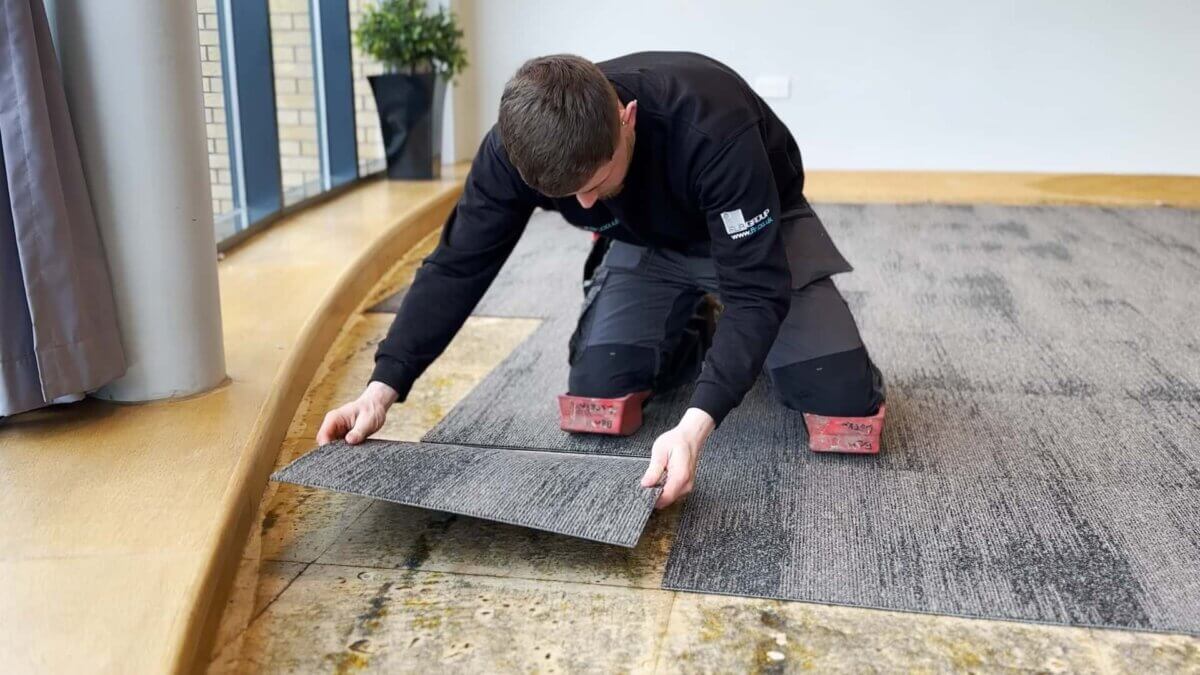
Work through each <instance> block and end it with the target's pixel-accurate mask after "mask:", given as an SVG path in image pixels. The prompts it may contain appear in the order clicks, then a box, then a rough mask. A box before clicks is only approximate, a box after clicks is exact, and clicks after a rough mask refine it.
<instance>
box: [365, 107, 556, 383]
mask: <svg viewBox="0 0 1200 675" xmlns="http://www.w3.org/2000/svg"><path fill="white" fill-rule="evenodd" d="M503 153H504V150H503V147H502V146H501V144H500V141H499V137H498V136H497V134H496V132H495V130H493V131H492V132H491V133H489V134H488V135H487V137H486V138H484V141H483V143H482V144H481V145H480V148H479V152H478V153H476V155H475V160H474V162H473V163H472V165H471V173H470V175H469V176H468V177H467V182H466V185H465V187H464V189H463V194H462V197H461V198H460V199H459V201H458V205H457V206H456V207H455V209H454V212H453V213H451V215H450V218H449V220H448V221H447V222H446V225H445V227H444V228H443V229H442V236H441V240H440V241H439V243H438V246H437V248H436V249H435V250H434V251H433V253H431V254H430V255H429V257H428V258H426V259H425V261H424V263H423V264H422V265H421V267H420V269H418V270H417V274H416V277H415V278H414V279H413V283H412V286H411V287H410V288H409V289H408V292H407V293H406V294H405V296H404V301H403V302H402V303H401V305H400V311H398V312H397V313H396V318H395V320H394V321H393V322H392V325H391V328H390V329H389V330H388V334H387V337H386V338H384V340H383V342H381V343H380V344H379V348H378V349H377V350H376V353H375V370H374V372H373V373H372V374H371V380H372V381H375V382H382V383H384V384H386V385H388V386H389V387H391V388H392V389H394V390H395V391H396V395H397V397H398V400H399V401H404V399H405V397H406V396H407V395H408V391H409V389H411V388H412V384H413V382H414V381H416V379H417V378H418V377H419V376H420V375H421V373H423V372H425V369H426V368H427V367H429V364H430V363H432V362H433V360H434V359H436V358H437V357H438V356H439V355H441V353H442V351H443V350H444V349H445V348H446V345H448V344H449V343H450V340H451V339H453V338H454V335H455V334H456V333H457V332H458V330H459V329H460V328H461V327H462V324H463V322H464V321H466V319H467V316H469V315H470V314H471V311H472V310H474V309H475V305H476V304H478V303H479V300H480V298H482V297H483V294H484V293H485V292H486V291H487V289H488V286H490V285H491V283H492V281H493V280H494V279H495V278H496V275H497V274H498V273H499V272H500V267H501V266H503V265H504V261H505V260H507V259H508V256H509V254H511V253H512V250H513V247H515V246H516V244H517V240H518V239H519V238H520V236H521V233H522V232H524V230H525V225H526V224H527V223H528V221H529V215H530V213H532V211H533V202H532V201H531V200H530V199H529V198H528V196H527V191H528V188H527V187H526V186H525V185H524V184H523V183H522V182H521V180H520V177H519V176H518V175H517V174H516V170H515V169H513V168H512V165H511V164H509V162H508V160H507V158H506V156H505V155H504V154H503Z"/></svg>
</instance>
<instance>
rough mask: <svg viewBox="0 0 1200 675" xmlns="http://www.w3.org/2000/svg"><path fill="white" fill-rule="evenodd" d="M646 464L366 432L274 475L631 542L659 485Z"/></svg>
mask: <svg viewBox="0 0 1200 675" xmlns="http://www.w3.org/2000/svg"><path fill="white" fill-rule="evenodd" d="M645 471H646V462H645V461H643V460H638V459H631V458H628V457H602V456H595V455H578V454H568V453H552V452H535V451H527V450H511V449H502V448H471V447H464V446H455V445H434V444H428V443H403V442H398V441H376V440H368V441H366V442H364V443H361V444H359V445H348V444H346V443H342V442H336V443H330V444H328V445H324V446H321V447H319V448H317V449H316V450H313V451H312V452H310V453H308V454H306V455H304V456H303V457H300V458H299V459H297V460H296V461H294V462H292V463H291V464H289V465H287V466H285V467H284V468H282V469H280V470H279V471H277V472H275V474H274V475H273V476H272V479H273V480H277V481H282V482H285V483H295V484H298V485H307V486H309V487H317V488H325V489H329V490H336V491H338V492H348V493H352V494H357V495H363V496H366V497H373V498H376V499H385V500H387V501H391V502H396V503H399V504H406V505H408V506H417V507H421V508H427V509H433V510H437V511H446V512H449V513H458V514H463V515H467V516H473V517H476V518H484V519H487V520H494V521H498V522H503V523H510V524H513V525H523V526H526V527H532V528H537V529H540V530H547V531H550V532H557V533H559V534H566V535H571V536H573V537H582V538H584V539H593V540H596V541H601V542H605V543H608V544H616V545H619V546H628V547H632V546H634V545H635V544H637V541H638V538H639V537H640V536H641V533H642V529H643V528H644V527H645V525H646V519H647V518H648V517H649V516H650V511H651V510H652V508H653V505H654V500H655V499H657V498H658V493H659V492H660V490H659V489H651V490H648V489H645V488H642V487H641V486H640V485H639V480H640V479H641V477H642V474H643V473H645Z"/></svg>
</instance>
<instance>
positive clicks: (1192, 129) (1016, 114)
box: [453, 0, 1200, 174]
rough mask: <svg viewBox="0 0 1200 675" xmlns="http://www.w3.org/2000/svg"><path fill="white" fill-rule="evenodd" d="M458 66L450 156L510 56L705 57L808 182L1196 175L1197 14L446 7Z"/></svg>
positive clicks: (469, 141)
mask: <svg viewBox="0 0 1200 675" xmlns="http://www.w3.org/2000/svg"><path fill="white" fill-rule="evenodd" d="M453 6H454V9H455V11H456V12H458V13H459V15H460V17H461V18H462V19H463V20H464V23H465V29H466V31H467V41H468V48H469V50H470V55H469V58H470V60H471V66H470V69H469V70H468V71H467V73H466V74H465V76H464V78H463V81H462V82H461V85H462V86H461V88H460V92H461V93H465V92H467V91H469V98H470V100H471V102H472V105H469V106H467V105H461V104H462V103H464V102H465V101H464V100H463V97H462V96H459V99H458V102H459V104H460V105H458V106H456V108H457V118H456V126H457V129H456V134H455V135H456V137H457V140H458V143H457V144H456V149H457V153H458V155H459V157H469V156H470V155H471V154H472V153H473V152H474V150H475V148H476V146H477V144H478V142H479V139H480V138H481V137H482V134H483V133H485V132H486V131H487V129H488V128H489V127H490V126H491V124H492V123H493V122H494V121H495V118H496V110H497V107H498V103H499V99H500V93H501V91H502V88H503V86H504V82H505V81H506V80H507V79H508V77H509V76H511V75H512V73H513V72H514V71H515V70H516V68H517V67H518V66H519V65H520V64H521V63H522V62H523V61H524V60H525V59H527V58H530V57H533V56H538V55H542V54H550V53H558V52H571V53H576V54H580V55H582V56H585V57H587V58H590V59H592V60H597V61H598V60H603V59H606V58H611V57H613V56H617V55H620V54H623V53H627V52H631V51H639V50H650V49H665V50H670V49H680V50H692V51H699V52H703V53H706V54H708V55H710V56H713V57H715V58H717V59H719V60H721V61H724V62H725V63H727V64H729V65H730V66H732V67H733V68H735V69H736V70H737V71H738V72H740V73H741V74H742V75H743V76H744V77H746V79H747V80H750V81H751V82H753V81H754V78H755V77H756V76H760V75H773V74H779V75H785V76H787V77H788V78H790V84H791V96H790V98H787V99H780V100H775V99H772V100H770V101H769V103H770V104H771V106H772V107H773V108H774V110H775V111H776V113H777V114H779V116H780V117H781V118H782V119H783V120H784V121H785V122H786V123H787V124H788V126H789V127H790V128H791V129H792V132H793V134H795V136H796V138H797V141H798V142H799V144H800V149H801V152H802V153H803V154H804V158H805V164H806V165H807V166H808V167H810V168H823V169H931V170H987V171H1055V172H1057V171H1062V172H1103V173H1173V174H1200V123H1198V120H1200V0H1141V1H1134V0H1126V1H1124V2H1106V1H1105V0H1053V1H1046V0H1010V1H1008V2H1004V1H999V0H997V1H994V2H972V1H970V0H911V1H909V2H902V1H899V0H818V1H809V2H801V1H796V2H788V1H786V0H778V1H773V2H768V1H755V0H743V1H742V2H732V1H729V2H721V1H719V0H699V1H693V2H683V1H681V0H641V1H634V2H619V3H610V2H594V1H589V2H585V1H583V0H558V1H554V0H453Z"/></svg>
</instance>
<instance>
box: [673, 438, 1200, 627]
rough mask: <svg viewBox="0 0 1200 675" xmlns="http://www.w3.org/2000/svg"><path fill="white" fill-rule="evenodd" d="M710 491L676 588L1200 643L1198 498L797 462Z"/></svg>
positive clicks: (689, 536)
mask: <svg viewBox="0 0 1200 675" xmlns="http://www.w3.org/2000/svg"><path fill="white" fill-rule="evenodd" d="M747 459H749V458H747ZM699 483H702V484H703V489H698V491H697V492H696V493H695V494H693V495H692V496H691V497H690V498H689V502H688V504H687V507H686V508H685V509H684V512H683V514H682V521H681V523H680V535H679V536H678V537H677V538H676V541H675V543H674V546H673V548H672V550H671V557H670V559H669V561H668V563H667V567H666V574H665V576H664V579H663V586H664V587H665V588H669V589H674V590H684V591H700V592H705V593H723V594H731V595H744V596H758V597H769V598H786V599H789V600H802V601H811V602H821V603H832V604H845V605H855V606H862V607H875V608H883V609H893V610H906V611H918V612H924V613H935V614H957V615H963V616H973V617H986V618H992V619H1006V620H1020V621H1033V622H1047V623H1059V624H1070V625H1080V626H1097V627H1120V628H1131V629H1139V630H1155V631H1167V632H1183V633H1197V632H1200V631H1198V630H1197V628H1198V627H1200V603H1197V602H1196V599H1197V598H1200V539H1198V538H1197V528H1196V526H1195V508H1196V507H1195V505H1196V503H1197V501H1196V499H1197V497H1198V496H1200V493H1197V491H1195V490H1185V489H1170V488H1157V487H1150V486H1139V485H1121V484H1112V483H1109V484H1099V483H1088V482H1081V481H1061V480H1045V479H1024V480H1014V479H996V478H991V477H979V476H939V475H931V474H925V473H921V472H908V471H879V472H872V473H871V474H870V475H867V476H864V474H862V473H861V472H859V471H856V470H854V469H853V468H850V467H814V466H808V465H804V464H801V463H788V462H782V463H776V464H769V463H768V464H751V463H749V462H727V463H721V464H719V465H715V464H710V465H709V466H707V467H705V469H704V470H703V472H702V475H701V476H700V478H699V481H698V484H699Z"/></svg>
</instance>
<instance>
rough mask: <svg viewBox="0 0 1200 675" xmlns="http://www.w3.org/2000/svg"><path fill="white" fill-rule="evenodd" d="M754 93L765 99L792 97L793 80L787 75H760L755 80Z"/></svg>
mask: <svg viewBox="0 0 1200 675" xmlns="http://www.w3.org/2000/svg"><path fill="white" fill-rule="evenodd" d="M753 86H754V91H755V92H757V93H758V95H759V96H761V97H763V98H787V97H789V96H791V95H792V94H791V79H790V78H789V77H788V76H787V75H759V76H758V77H756V78H754V84H753Z"/></svg>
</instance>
